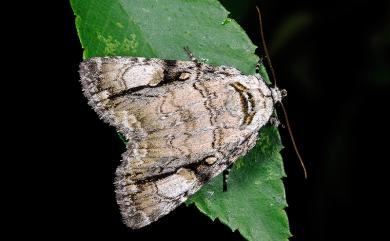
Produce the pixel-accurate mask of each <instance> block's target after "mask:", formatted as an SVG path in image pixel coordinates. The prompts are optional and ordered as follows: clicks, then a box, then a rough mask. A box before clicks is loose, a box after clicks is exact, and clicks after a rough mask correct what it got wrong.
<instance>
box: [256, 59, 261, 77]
mask: <svg viewBox="0 0 390 241" xmlns="http://www.w3.org/2000/svg"><path fill="white" fill-rule="evenodd" d="M256 74H260V61H259V62H257V63H256Z"/></svg>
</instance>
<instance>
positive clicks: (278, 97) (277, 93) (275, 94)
mask: <svg viewBox="0 0 390 241" xmlns="http://www.w3.org/2000/svg"><path fill="white" fill-rule="evenodd" d="M271 94H272V99H273V100H274V103H277V102H281V101H282V99H283V97H286V96H287V90H285V89H282V90H280V89H279V88H278V87H274V88H271Z"/></svg>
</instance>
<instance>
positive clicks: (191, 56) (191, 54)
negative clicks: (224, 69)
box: [183, 46, 199, 63]
mask: <svg viewBox="0 0 390 241" xmlns="http://www.w3.org/2000/svg"><path fill="white" fill-rule="evenodd" d="M183 49H184V52H186V54H187V55H188V58H189V59H190V60H191V61H193V62H195V63H199V61H198V60H197V59H196V58H195V56H194V54H193V53H192V52H191V50H190V48H188V46H186V47H183Z"/></svg>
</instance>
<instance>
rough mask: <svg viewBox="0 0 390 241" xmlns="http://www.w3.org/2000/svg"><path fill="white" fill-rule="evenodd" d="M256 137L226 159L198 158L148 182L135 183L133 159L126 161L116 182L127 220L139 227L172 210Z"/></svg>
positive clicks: (118, 195)
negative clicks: (132, 176) (129, 173)
mask: <svg viewBox="0 0 390 241" xmlns="http://www.w3.org/2000/svg"><path fill="white" fill-rule="evenodd" d="M256 138H257V134H253V135H252V136H251V137H250V138H248V139H247V140H246V141H245V142H244V143H243V145H242V146H239V147H237V148H236V150H235V151H234V152H232V155H231V156H228V157H226V159H223V160H219V161H216V162H214V163H212V162H198V163H195V164H193V165H191V166H188V167H182V168H179V169H178V170H177V171H176V172H173V173H169V174H167V175H163V176H155V177H152V178H150V179H148V180H147V181H145V182H142V181H141V182H136V183H134V180H132V179H131V177H130V176H128V175H127V174H128V170H129V169H128V166H127V165H128V164H129V163H127V162H126V161H123V162H122V164H121V165H120V166H119V167H118V168H117V171H116V175H117V177H116V182H115V185H116V199H117V203H118V205H119V207H120V210H121V214H122V218H123V222H124V223H125V224H126V225H127V226H128V227H130V228H133V229H138V228H141V227H144V226H146V225H148V224H150V223H152V222H154V221H156V220H157V219H159V218H161V217H162V216H164V215H166V214H168V213H169V212H171V211H172V210H173V209H175V208H176V207H177V206H179V205H180V204H181V203H183V202H184V201H185V200H187V198H188V197H190V196H191V195H192V194H194V193H195V192H197V191H198V190H199V189H200V188H201V187H202V186H203V185H204V184H205V183H207V182H208V181H209V180H210V179H212V178H213V177H215V176H217V175H218V174H220V173H221V172H222V171H223V170H224V169H226V168H227V167H228V166H229V165H230V164H231V163H233V162H234V161H235V160H236V159H237V158H238V157H239V156H240V155H242V154H243V153H245V152H246V151H247V150H249V149H250V148H252V147H253V145H254V144H253V143H255V140H256ZM221 187H222V183H221Z"/></svg>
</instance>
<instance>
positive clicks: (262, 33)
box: [256, 6, 276, 87]
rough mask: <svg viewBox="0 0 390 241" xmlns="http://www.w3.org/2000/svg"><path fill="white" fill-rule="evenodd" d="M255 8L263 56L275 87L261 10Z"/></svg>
mask: <svg viewBox="0 0 390 241" xmlns="http://www.w3.org/2000/svg"><path fill="white" fill-rule="evenodd" d="M256 9H257V13H258V16H259V25H260V36H261V43H262V45H263V50H264V53H265V58H266V59H267V63H268V65H269V68H270V69H271V74H272V79H273V80H274V87H276V77H275V71H274V68H273V67H272V63H271V59H270V57H269V54H268V49H267V44H266V43H265V38H264V31H263V21H262V18H261V12H260V9H259V7H258V6H256Z"/></svg>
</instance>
